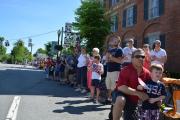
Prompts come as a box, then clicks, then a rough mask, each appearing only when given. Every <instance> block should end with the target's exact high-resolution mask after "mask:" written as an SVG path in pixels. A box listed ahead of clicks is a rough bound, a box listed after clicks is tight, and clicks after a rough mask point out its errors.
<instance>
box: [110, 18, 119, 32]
mask: <svg viewBox="0 0 180 120" xmlns="http://www.w3.org/2000/svg"><path fill="white" fill-rule="evenodd" d="M111 31H112V32H117V31H118V16H117V15H113V16H112V17H111Z"/></svg>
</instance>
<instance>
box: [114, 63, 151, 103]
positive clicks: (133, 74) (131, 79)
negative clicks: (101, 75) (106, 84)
mask: <svg viewBox="0 0 180 120" xmlns="http://www.w3.org/2000/svg"><path fill="white" fill-rule="evenodd" d="M139 78H141V79H142V80H143V81H144V82H145V81H146V80H150V78H151V77H150V72H149V70H147V69H146V68H144V67H143V70H142V72H141V74H140V76H139ZM122 85H126V86H128V87H131V88H133V89H137V86H138V85H139V82H138V74H137V71H136V69H135V68H134V67H133V65H132V64H130V65H128V66H127V67H125V68H123V69H122V70H121V72H120V74H119V78H118V82H117V87H116V88H118V87H119V86H122ZM127 98H128V100H129V101H130V102H132V103H134V104H137V103H138V99H139V98H138V97H137V96H135V95H127Z"/></svg>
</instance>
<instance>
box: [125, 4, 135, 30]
mask: <svg viewBox="0 0 180 120" xmlns="http://www.w3.org/2000/svg"><path fill="white" fill-rule="evenodd" d="M133 18H134V9H133V5H131V6H129V7H128V8H127V9H126V26H127V27H129V26H133Z"/></svg>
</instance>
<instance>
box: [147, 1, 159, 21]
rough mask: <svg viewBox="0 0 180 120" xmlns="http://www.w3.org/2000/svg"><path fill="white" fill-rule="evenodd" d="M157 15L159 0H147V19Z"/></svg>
mask: <svg viewBox="0 0 180 120" xmlns="http://www.w3.org/2000/svg"><path fill="white" fill-rule="evenodd" d="M158 16H159V0H149V19H151V18H155V17H158Z"/></svg>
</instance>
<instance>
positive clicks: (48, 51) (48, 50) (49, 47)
mask: <svg viewBox="0 0 180 120" xmlns="http://www.w3.org/2000/svg"><path fill="white" fill-rule="evenodd" d="M51 48H52V45H51V43H50V42H48V43H47V44H45V50H46V55H48V56H51V53H50V51H51Z"/></svg>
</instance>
